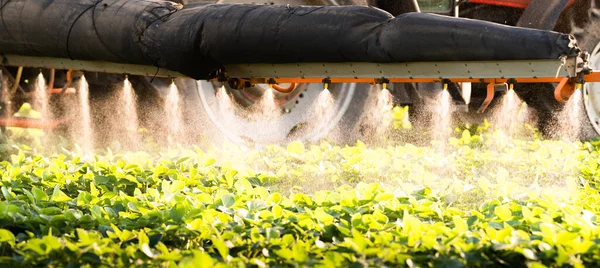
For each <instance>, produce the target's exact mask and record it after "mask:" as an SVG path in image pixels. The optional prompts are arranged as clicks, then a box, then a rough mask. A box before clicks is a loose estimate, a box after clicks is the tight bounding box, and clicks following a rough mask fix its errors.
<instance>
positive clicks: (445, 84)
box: [442, 79, 452, 90]
mask: <svg viewBox="0 0 600 268" xmlns="http://www.w3.org/2000/svg"><path fill="white" fill-rule="evenodd" d="M450 83H452V81H450V79H442V86H443V87H444V89H445V90H448V85H449V84H450Z"/></svg>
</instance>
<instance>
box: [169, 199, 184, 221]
mask: <svg viewBox="0 0 600 268" xmlns="http://www.w3.org/2000/svg"><path fill="white" fill-rule="evenodd" d="M185 214H186V209H185V207H184V206H183V205H182V204H179V203H177V204H175V206H174V207H173V208H171V211H170V212H169V216H170V217H171V219H173V220H174V221H175V222H180V221H181V220H182V219H183V217H184V216H185Z"/></svg>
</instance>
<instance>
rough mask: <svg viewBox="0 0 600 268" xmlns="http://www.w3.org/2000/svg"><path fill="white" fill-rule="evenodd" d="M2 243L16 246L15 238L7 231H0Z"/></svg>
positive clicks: (0, 241)
mask: <svg viewBox="0 0 600 268" xmlns="http://www.w3.org/2000/svg"><path fill="white" fill-rule="evenodd" d="M0 243H8V244H9V245H10V246H11V247H14V246H15V236H14V235H13V233H12V232H10V231H9V230H6V229H0Z"/></svg>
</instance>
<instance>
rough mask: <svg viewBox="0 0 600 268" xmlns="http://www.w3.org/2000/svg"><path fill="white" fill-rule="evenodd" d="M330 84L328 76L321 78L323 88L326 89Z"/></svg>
mask: <svg viewBox="0 0 600 268" xmlns="http://www.w3.org/2000/svg"><path fill="white" fill-rule="evenodd" d="M330 84H331V78H329V77H326V78H323V88H324V89H328V88H329V85H330Z"/></svg>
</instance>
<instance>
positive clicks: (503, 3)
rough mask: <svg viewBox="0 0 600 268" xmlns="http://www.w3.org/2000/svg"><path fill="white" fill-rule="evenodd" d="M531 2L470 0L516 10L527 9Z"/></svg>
mask: <svg viewBox="0 0 600 268" xmlns="http://www.w3.org/2000/svg"><path fill="white" fill-rule="evenodd" d="M530 1H531V0H470V1H469V3H475V4H484V5H495V6H505V7H514V8H526V7H527V5H529V2H530ZM573 2H575V0H571V1H570V2H569V5H570V4H573Z"/></svg>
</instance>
